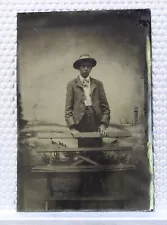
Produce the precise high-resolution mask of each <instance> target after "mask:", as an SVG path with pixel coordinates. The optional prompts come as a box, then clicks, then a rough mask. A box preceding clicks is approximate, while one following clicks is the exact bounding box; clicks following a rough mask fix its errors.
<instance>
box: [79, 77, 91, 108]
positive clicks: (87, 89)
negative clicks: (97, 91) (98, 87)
mask: <svg viewBox="0 0 167 225" xmlns="http://www.w3.org/2000/svg"><path fill="white" fill-rule="evenodd" d="M79 77H80V80H81V83H83V82H84V81H85V82H86V83H87V84H88V85H87V86H84V85H83V89H84V93H85V101H84V103H85V106H91V105H92V99H91V89H90V77H89V76H88V77H87V78H83V77H82V76H81V75H80V76H79Z"/></svg>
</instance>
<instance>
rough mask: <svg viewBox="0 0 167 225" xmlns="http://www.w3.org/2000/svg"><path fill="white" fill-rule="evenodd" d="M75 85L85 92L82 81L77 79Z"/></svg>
mask: <svg viewBox="0 0 167 225" xmlns="http://www.w3.org/2000/svg"><path fill="white" fill-rule="evenodd" d="M75 83H76V85H77V86H78V87H80V88H82V90H83V86H82V83H81V80H80V78H79V77H77V78H76V80H75Z"/></svg>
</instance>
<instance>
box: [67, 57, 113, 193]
mask: <svg viewBox="0 0 167 225" xmlns="http://www.w3.org/2000/svg"><path fill="white" fill-rule="evenodd" d="M96 64H97V62H96V60H95V59H94V58H91V57H90V56H89V55H82V56H80V58H79V59H78V60H76V61H75V62H74V64H73V67H74V68H75V69H77V70H78V71H79V72H80V75H79V76H78V77H77V78H76V79H74V80H72V81H70V82H69V83H68V85H67V94H66V107H65V119H66V122H67V125H68V127H69V129H70V131H71V134H72V135H73V137H74V138H77V139H78V147H100V146H101V145H102V139H101V138H79V137H80V132H97V131H99V132H101V136H106V133H107V132H106V129H107V127H108V124H109V121H110V109H109V104H108V101H107V98H106V94H105V91H104V87H103V84H102V82H101V81H99V80H96V79H94V78H92V77H90V72H91V70H92V68H93V67H95V66H96ZM84 155H86V153H84ZM87 156H88V157H89V158H91V159H92V160H93V159H94V160H96V161H98V160H100V158H101V153H99V152H98V153H97V152H94V153H92V152H89V153H88V152H87ZM94 177H95V176H94ZM89 178H90V176H89ZM85 179H86V180H88V179H87V176H86V178H85ZM85 179H82V180H83V182H84V183H85V184H86V183H87V189H90V188H89V187H88V183H89V184H90V183H91V182H89V181H88V182H86V181H85ZM94 182H95V180H94ZM84 192H86V191H85V189H84Z"/></svg>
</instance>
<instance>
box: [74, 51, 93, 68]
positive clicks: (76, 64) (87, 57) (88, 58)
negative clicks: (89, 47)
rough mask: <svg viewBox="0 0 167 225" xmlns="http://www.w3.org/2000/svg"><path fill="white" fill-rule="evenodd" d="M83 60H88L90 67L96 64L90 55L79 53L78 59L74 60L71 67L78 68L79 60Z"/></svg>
mask: <svg viewBox="0 0 167 225" xmlns="http://www.w3.org/2000/svg"><path fill="white" fill-rule="evenodd" d="M83 61H90V62H91V64H92V67H94V66H96V64H97V62H96V60H95V59H94V58H91V57H90V55H87V54H84V55H81V56H80V57H79V59H78V60H76V61H75V62H74V64H73V67H74V68H75V69H78V68H79V67H80V64H81V62H83Z"/></svg>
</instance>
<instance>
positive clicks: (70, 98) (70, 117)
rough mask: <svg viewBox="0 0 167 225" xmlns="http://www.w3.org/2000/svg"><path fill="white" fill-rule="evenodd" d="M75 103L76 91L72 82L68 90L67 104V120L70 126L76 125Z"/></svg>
mask: <svg viewBox="0 0 167 225" xmlns="http://www.w3.org/2000/svg"><path fill="white" fill-rule="evenodd" d="M73 103H74V92H73V87H72V83H71V82H70V83H68V85H67V92H66V105H65V120H66V123H67V125H68V127H69V128H71V127H72V126H74V125H75V124H74V118H73Z"/></svg>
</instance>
